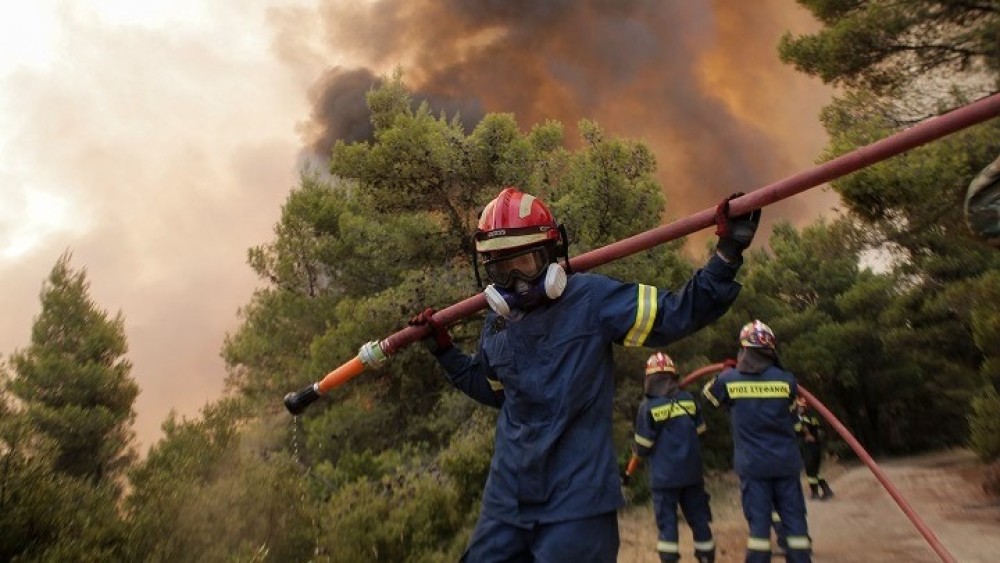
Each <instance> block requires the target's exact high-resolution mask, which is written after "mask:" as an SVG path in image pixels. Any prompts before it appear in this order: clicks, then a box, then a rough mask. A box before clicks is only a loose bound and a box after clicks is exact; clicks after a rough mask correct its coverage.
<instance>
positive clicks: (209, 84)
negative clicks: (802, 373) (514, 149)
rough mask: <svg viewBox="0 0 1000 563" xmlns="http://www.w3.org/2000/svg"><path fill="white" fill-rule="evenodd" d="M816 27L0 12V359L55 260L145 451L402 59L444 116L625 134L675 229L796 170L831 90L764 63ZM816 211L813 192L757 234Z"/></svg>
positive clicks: (606, 11)
mask: <svg viewBox="0 0 1000 563" xmlns="http://www.w3.org/2000/svg"><path fill="white" fill-rule="evenodd" d="M815 28H816V24H815V22H813V21H812V20H811V18H810V16H809V15H808V14H807V13H805V12H804V11H803V10H802V9H801V8H799V7H798V6H797V5H796V4H795V3H794V2H793V1H792V0H761V1H760V2H753V3H751V2H744V1H742V0H727V1H715V2H691V3H687V2H642V1H638V0H636V1H632V0H623V1H620V2H608V1H606V0H573V1H572V2H571V1H569V0H552V1H549V2H534V1H530V0H507V1H503V2H501V1H496V0H493V1H483V2H467V1H464V0H368V1H358V0H350V1H348V0H239V1H237V0H143V1H142V2H135V1H133V0H77V1H69V0H35V1H34V2H14V1H12V0H0V202H2V203H0V279H2V280H3V282H2V286H0V287H2V291H0V311H2V314H0V355H2V356H3V357H6V356H9V355H10V353H11V352H13V351H14V350H17V349H19V348H23V347H24V346H26V345H27V344H28V343H29V342H30V333H31V324H32V322H33V319H34V317H35V316H36V315H38V313H39V312H40V303H39V300H38V296H39V292H40V290H41V287H42V283H43V281H44V280H45V278H46V276H47V275H48V273H49V272H50V271H51V269H52V267H53V265H54V264H55V262H56V260H57V259H58V258H59V256H60V255H61V254H63V253H64V252H71V253H72V260H71V266H72V267H73V268H75V269H81V268H83V269H86V272H87V279H88V280H89V282H90V294H91V297H92V298H93V300H94V301H95V302H96V303H97V305H98V306H99V307H101V308H103V309H104V310H106V311H108V312H109V313H110V314H112V315H113V314H116V313H117V312H119V311H120V312H122V313H123V315H124V318H125V330H126V336H127V338H128V341H129V345H130V351H129V354H128V357H129V359H130V361H131V362H132V364H133V370H132V375H133V377H134V378H135V379H136V381H137V383H138V384H139V387H140V389H141V391H140V395H139V397H138V399H137V402H136V406H135V408H136V411H137V413H138V418H137V422H136V427H135V430H136V433H137V436H138V441H139V444H140V446H141V448H142V449H143V450H144V449H145V448H146V447H148V446H149V445H151V444H152V443H154V442H155V441H156V440H157V439H158V438H159V437H160V425H161V423H162V422H163V421H164V419H165V418H166V417H167V415H168V414H169V413H170V412H171V411H174V412H176V413H178V414H179V415H181V416H184V417H194V416H197V415H198V413H199V411H200V409H201V408H202V407H203V406H204V405H205V404H207V403H209V402H212V401H214V400H216V399H217V398H218V397H219V396H220V395H221V394H222V393H223V391H224V379H225V375H226V372H225V366H224V364H223V362H222V359H221V357H220V351H221V348H222V345H223V341H224V339H225V336H226V334H227V333H232V332H234V331H235V330H236V329H237V328H238V326H239V322H240V319H239V315H238V310H239V308H240V307H241V306H242V305H245V304H247V303H248V302H249V300H250V298H251V296H252V295H253V291H254V289H255V288H257V287H260V286H261V283H262V282H261V281H260V280H258V279H257V278H256V277H255V275H254V274H253V272H252V271H251V270H250V268H249V267H248V266H247V265H246V253H247V250H248V249H249V248H251V247H253V246H256V245H260V244H264V243H267V242H269V241H270V240H271V239H272V237H273V226H274V224H275V223H276V221H277V220H278V218H279V215H280V208H281V205H282V203H283V202H284V201H285V198H286V197H287V195H288V193H289V190H290V189H292V188H293V187H294V186H295V185H296V183H297V178H298V174H299V171H300V169H301V167H302V166H303V163H304V162H306V161H310V162H322V160H323V157H324V155H327V154H328V153H329V148H330V147H331V146H332V144H333V142H334V141H335V140H336V139H344V140H347V141H355V140H363V139H366V138H367V135H369V134H370V125H369V124H368V122H367V113H366V109H365V106H364V93H365V91H367V90H368V89H369V88H370V87H371V86H372V84H373V83H375V81H377V80H378V78H379V77H380V76H386V75H387V74H388V73H391V72H392V71H393V70H394V69H395V68H402V69H403V72H404V80H405V82H406V83H407V85H408V86H409V87H411V88H412V89H413V90H414V93H415V97H416V98H418V99H421V100H427V101H428V102H429V103H431V104H432V106H433V107H435V108H437V109H441V110H444V111H447V112H448V113H449V114H452V113H454V112H460V115H461V117H462V119H463V122H464V123H465V124H466V126H474V124H475V122H476V120H477V119H478V118H480V117H481V116H482V115H484V114H485V113H487V112H512V113H514V114H515V115H516V117H517V119H518V122H519V123H520V124H521V126H522V127H523V128H524V129H525V130H527V129H528V128H530V127H531V125H532V124H533V123H537V122H539V121H541V120H543V119H557V120H560V121H562V122H563V123H564V124H566V125H567V133H568V142H570V143H578V142H579V139H578V137H576V136H575V123H576V122H577V121H578V120H579V119H581V118H591V119H594V120H596V121H597V122H598V123H599V124H601V125H602V126H603V127H604V128H605V129H607V130H608V131H609V133H611V134H614V135H617V136H623V137H629V138H634V139H638V140H642V141H645V142H646V143H647V144H649V146H650V147H651V148H652V149H653V151H654V154H655V155H656V157H657V159H658V163H659V167H660V172H659V175H658V178H659V180H660V181H661V183H662V184H663V186H664V192H665V195H666V196H667V202H668V212H667V218H671V217H672V218H676V217H680V216H683V215H686V214H688V213H691V212H695V211H699V210H701V209H704V208H705V207H708V206H710V205H712V204H714V203H715V202H717V201H718V200H719V199H720V198H721V197H723V196H725V195H728V194H729V193H732V192H734V191H737V190H742V191H749V190H751V189H753V188H756V187H760V186H763V185H766V184H768V183H771V182H774V181H777V180H780V179H782V178H784V177H787V176H789V175H791V174H794V173H797V172H800V171H802V170H805V169H807V168H809V167H811V166H812V165H813V164H814V163H815V161H816V160H817V159H818V157H819V155H820V154H821V152H822V149H823V146H824V144H825V141H826V137H825V135H824V133H823V129H822V127H821V125H820V123H819V120H818V115H819V111H820V109H821V108H822V106H823V105H824V104H825V103H827V102H828V101H829V100H830V96H831V91H830V89H829V88H827V87H826V86H824V85H822V84H820V83H819V82H818V81H816V80H815V79H811V78H808V77H805V76H803V75H801V74H799V73H797V72H795V71H794V69H792V68H790V67H787V66H784V65H782V64H781V63H780V62H778V60H777V55H776V50H775V46H776V44H777V41H778V38H779V37H780V36H781V34H782V33H784V32H786V31H791V32H792V33H805V32H808V31H810V30H813V29H815ZM835 205H836V197H835V196H834V195H832V194H830V193H829V192H826V191H821V190H812V191H810V192H808V193H806V194H803V195H800V196H796V197H795V198H793V199H792V200H789V201H786V202H782V203H779V204H776V205H774V206H771V207H769V208H768V210H766V211H765V214H764V217H765V222H766V223H767V225H770V224H771V223H773V221H775V220H778V219H787V220H791V221H793V222H794V223H795V224H798V225H801V224H805V223H808V222H810V221H812V220H814V219H815V218H816V217H818V216H819V215H821V214H828V213H829V212H830V209H831V208H832V207H834V206H835ZM766 228H767V226H765V230H766ZM695 238H697V237H695ZM372 336H373V338H374V337H378V336H380V335H372ZM358 344H359V345H360V344H361V343H358ZM331 367H335V366H331ZM320 376H322V374H315V377H316V378H318V377H320ZM303 383H304V384H305V383H308V381H303ZM275 400H276V402H277V401H280V400H281V398H280V397H276V398H275Z"/></svg>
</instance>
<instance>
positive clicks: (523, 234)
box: [475, 187, 560, 253]
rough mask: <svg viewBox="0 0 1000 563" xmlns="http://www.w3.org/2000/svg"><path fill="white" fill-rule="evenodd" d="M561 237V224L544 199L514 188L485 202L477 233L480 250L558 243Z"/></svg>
mask: <svg viewBox="0 0 1000 563" xmlns="http://www.w3.org/2000/svg"><path fill="white" fill-rule="evenodd" d="M559 238H560V235H559V226H558V225H556V221H555V219H554V218H553V217H552V212H550V211H549V208H548V207H546V205H545V204H544V203H542V200H540V199H538V198H536V197H535V196H533V195H531V194H526V193H524V192H522V191H521V190H518V189H517V188H513V187H510V188H505V189H504V190H503V191H501V192H500V195H498V196H497V197H496V198H494V199H493V201H491V202H489V203H488V204H486V208H485V209H483V214H482V215H480V217H479V226H478V227H477V228H476V234H475V240H476V251H477V252H480V253H484V252H495V251H498V250H511V249H516V248H524V247H527V246H534V245H540V244H545V243H548V242H552V243H556V242H558V241H559Z"/></svg>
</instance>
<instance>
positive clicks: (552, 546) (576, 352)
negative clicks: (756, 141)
mask: <svg viewBox="0 0 1000 563" xmlns="http://www.w3.org/2000/svg"><path fill="white" fill-rule="evenodd" d="M732 197H735V196H731V197H730V198H727V199H726V200H724V201H723V202H722V203H720V204H719V206H718V208H717V212H716V216H717V219H716V222H717V229H716V233H717V234H718V235H719V242H718V245H717V252H716V253H715V255H713V256H712V258H710V259H709V261H708V263H707V264H706V265H705V266H704V267H703V268H702V269H700V270H699V271H698V272H696V273H695V274H694V276H693V277H692V278H691V279H690V280H689V281H688V282H687V284H686V285H685V286H684V288H683V289H681V290H680V291H678V292H676V293H673V292H670V291H667V290H663V289H658V288H656V287H653V286H649V285H644V284H639V283H623V282H620V281H617V280H614V279H611V278H609V277H606V276H603V275H597V274H589V273H575V274H572V275H568V274H567V272H566V267H567V265H568V257H567V255H566V254H567V253H566V236H565V230H564V229H563V228H562V227H561V226H559V225H557V224H556V222H555V220H554V219H553V217H552V214H551V213H550V212H549V210H548V208H547V207H546V206H545V204H544V203H542V201H541V200H539V199H537V198H535V197H533V196H531V195H529V194H527V193H523V192H521V191H519V190H517V189H515V188H506V189H504V190H503V191H501V192H500V194H499V195H498V196H497V197H496V198H495V199H494V200H493V201H491V202H490V203H489V204H487V206H486V207H485V209H484V210H483V212H482V215H481V217H480V221H479V225H478V227H477V230H476V233H475V244H476V251H477V253H478V254H479V256H480V258H481V259H482V260H483V266H484V269H485V271H486V273H487V275H488V276H489V279H490V281H492V283H491V284H490V285H489V286H488V287H487V288H486V289H485V291H484V294H485V296H486V298H487V301H488V303H489V306H490V309H491V310H490V311H488V312H487V314H486V318H485V321H484V325H483V329H482V333H481V335H480V339H479V349H478V351H477V352H476V353H475V354H474V355H467V354H465V353H463V352H462V351H461V350H459V349H458V348H457V347H455V346H454V345H453V344H452V342H451V338H450V336H449V334H448V332H447V329H446V327H443V326H440V325H438V324H437V323H436V322H435V321H434V319H433V317H432V316H431V315H432V314H433V309H427V310H425V311H423V312H422V313H421V314H419V315H417V316H416V317H414V318H413V319H411V321H410V322H411V324H418V325H419V324H428V325H429V326H430V327H431V331H430V332H429V335H428V338H427V339H426V342H427V343H428V347H429V348H430V349H431V351H432V352H433V353H434V355H435V356H436V357H437V359H438V362H439V363H440V365H441V366H442V367H443V368H444V370H445V372H446V374H447V377H448V379H449V381H450V382H451V383H452V385H454V386H455V387H456V388H457V389H459V390H461V391H462V392H464V393H465V394H467V395H468V396H469V397H471V398H473V399H475V400H476V401H479V402H480V403H483V404H486V405H490V406H493V407H496V408H498V409H499V410H500V412H499V416H498V417H497V422H496V441H495V446H494V454H493V459H492V461H491V463H490V470H489V475H488V477H487V480H486V486H485V489H484V491H483V497H482V508H481V511H480V516H479V521H478V522H477V524H476V527H475V530H474V531H473V534H472V538H471V539H470V542H469V546H468V549H467V550H466V553H465V555H464V556H463V560H464V561H469V562H473V563H482V562H491V561H571V562H573V563H584V562H590V561H593V562H613V561H615V560H616V558H617V553H618V545H619V536H618V519H617V510H618V508H620V507H621V506H622V505H623V504H624V499H623V497H622V493H621V483H620V478H619V473H618V471H617V468H616V459H615V451H614V444H613V442H612V432H611V430H612V424H611V423H612V403H613V397H614V382H613V380H612V368H613V358H612V356H613V344H615V343H617V344H622V345H625V346H649V347H653V346H663V345H665V344H667V343H669V342H673V341H675V340H678V339H680V338H683V337H684V336H687V335H688V334H691V333H693V332H695V331H697V330H699V329H700V328H702V327H704V326H705V325H707V324H709V323H711V322H712V321H714V320H716V319H717V318H719V317H720V316H721V315H722V314H723V313H725V312H726V310H728V308H729V306H730V305H731V304H732V302H733V300H735V299H736V296H737V294H738V293H739V289H740V285H739V284H738V283H736V281H734V277H735V275H736V272H737V270H738V269H739V266H740V265H741V264H742V252H743V250H744V249H745V248H746V247H747V246H748V245H749V244H750V242H751V240H752V239H753V235H754V232H755V231H756V228H757V223H758V221H759V215H760V213H759V211H755V212H753V213H748V214H745V215H740V216H735V217H729V199H731V198H732Z"/></svg>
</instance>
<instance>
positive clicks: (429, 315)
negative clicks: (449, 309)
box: [406, 307, 455, 356]
mask: <svg viewBox="0 0 1000 563" xmlns="http://www.w3.org/2000/svg"><path fill="white" fill-rule="evenodd" d="M434 313H435V311H434V309H433V308H431V307H428V308H426V309H424V310H423V312H421V313H420V314H419V315H417V316H415V317H413V318H412V319H410V320H409V322H407V323H406V324H408V325H410V326H424V325H427V326H428V327H430V329H431V330H430V332H429V333H428V334H427V336H426V337H424V340H423V342H424V346H425V347H426V348H427V350H429V351H430V353H431V354H434V355H435V356H440V355H441V354H443V353H445V351H447V350H448V349H449V348H451V347H452V346H454V345H455V343H454V342H452V341H451V334H449V333H448V329H447V328H445V327H443V326H441V324H440V323H438V322H437V321H435V320H434Z"/></svg>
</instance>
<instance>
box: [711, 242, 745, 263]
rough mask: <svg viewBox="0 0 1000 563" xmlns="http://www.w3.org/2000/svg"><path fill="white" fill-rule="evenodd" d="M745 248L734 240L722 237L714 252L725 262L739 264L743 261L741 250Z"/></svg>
mask: <svg viewBox="0 0 1000 563" xmlns="http://www.w3.org/2000/svg"><path fill="white" fill-rule="evenodd" d="M745 248H746V247H745V246H744V245H743V244H741V243H740V242H738V241H736V240H735V239H731V238H729V237H722V238H720V239H719V242H718V243H716V245H715V250H717V251H718V252H719V254H721V255H722V258H723V259H725V260H726V261H727V262H730V263H732V262H740V261H742V260H743V250H744V249H745Z"/></svg>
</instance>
